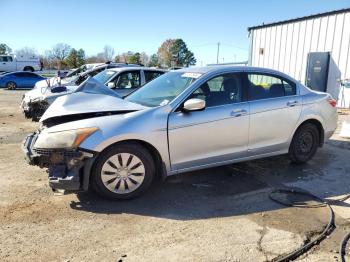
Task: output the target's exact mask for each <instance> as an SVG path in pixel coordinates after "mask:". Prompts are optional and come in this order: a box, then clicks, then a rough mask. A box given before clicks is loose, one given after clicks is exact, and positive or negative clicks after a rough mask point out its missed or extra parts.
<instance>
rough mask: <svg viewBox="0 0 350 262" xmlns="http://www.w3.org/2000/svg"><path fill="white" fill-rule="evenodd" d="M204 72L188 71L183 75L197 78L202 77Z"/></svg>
mask: <svg viewBox="0 0 350 262" xmlns="http://www.w3.org/2000/svg"><path fill="white" fill-rule="evenodd" d="M201 75H202V74H201V73H192V72H187V73H184V74H182V75H181V77H190V78H195V79H197V78H198V77H200V76H201Z"/></svg>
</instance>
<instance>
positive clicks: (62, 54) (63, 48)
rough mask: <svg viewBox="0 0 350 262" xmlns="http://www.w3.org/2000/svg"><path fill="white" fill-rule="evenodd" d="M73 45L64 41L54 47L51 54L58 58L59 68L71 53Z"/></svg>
mask: <svg viewBox="0 0 350 262" xmlns="http://www.w3.org/2000/svg"><path fill="white" fill-rule="evenodd" d="M70 50H71V47H70V46H69V45H67V44H64V43H58V44H56V45H54V46H53V47H52V50H51V56H52V57H53V58H55V59H56V60H57V66H58V69H61V67H62V66H63V65H64V59H66V57H67V56H68V55H69V52H70Z"/></svg>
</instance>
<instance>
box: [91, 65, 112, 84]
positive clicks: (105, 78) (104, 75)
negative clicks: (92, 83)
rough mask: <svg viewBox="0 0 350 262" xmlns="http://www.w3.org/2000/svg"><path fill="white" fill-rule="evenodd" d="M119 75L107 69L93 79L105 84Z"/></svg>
mask: <svg viewBox="0 0 350 262" xmlns="http://www.w3.org/2000/svg"><path fill="white" fill-rule="evenodd" d="M117 73H118V72H117V71H114V70H108V69H107V70H103V71H102V72H100V73H98V74H97V75H95V76H94V77H93V78H94V79H96V80H97V81H99V82H101V83H102V84H104V83H106V82H107V81H108V80H109V79H111V77H113V76H114V75H115V74H117Z"/></svg>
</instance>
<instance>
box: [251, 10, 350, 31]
mask: <svg viewBox="0 0 350 262" xmlns="http://www.w3.org/2000/svg"><path fill="white" fill-rule="evenodd" d="M347 12H350V8H344V9H339V10H333V11H329V12H325V13H318V14H314V15H308V16H302V17H297V18H293V19H289V20H283V21H279V22H273V23H268V24H264V23H263V24H262V25H257V26H251V27H248V32H250V31H251V30H254V29H260V28H265V27H270V26H277V25H283V24H288V23H293V22H298V21H303V20H307V19H313V18H318V17H323V16H330V15H336V14H341V13H347Z"/></svg>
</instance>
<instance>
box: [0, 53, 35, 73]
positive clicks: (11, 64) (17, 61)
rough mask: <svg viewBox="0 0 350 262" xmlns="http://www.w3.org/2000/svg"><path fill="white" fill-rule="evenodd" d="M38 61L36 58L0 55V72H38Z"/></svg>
mask: <svg viewBox="0 0 350 262" xmlns="http://www.w3.org/2000/svg"><path fill="white" fill-rule="evenodd" d="M40 69H41V64H40V59H39V57H36V56H28V57H26V56H15V55H0V71H4V72H13V71H30V72H34V71H39V70H40Z"/></svg>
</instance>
